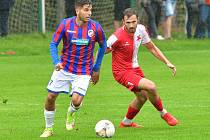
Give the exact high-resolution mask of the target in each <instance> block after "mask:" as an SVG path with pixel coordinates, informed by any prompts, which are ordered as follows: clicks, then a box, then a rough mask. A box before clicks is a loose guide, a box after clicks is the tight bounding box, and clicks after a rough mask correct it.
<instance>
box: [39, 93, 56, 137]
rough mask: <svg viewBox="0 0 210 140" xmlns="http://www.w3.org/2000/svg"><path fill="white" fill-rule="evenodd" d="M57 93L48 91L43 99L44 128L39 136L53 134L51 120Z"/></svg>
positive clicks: (52, 119)
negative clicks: (44, 99)
mask: <svg viewBox="0 0 210 140" xmlns="http://www.w3.org/2000/svg"><path fill="white" fill-rule="evenodd" d="M57 96H58V94H54V93H51V92H49V93H48V96H47V99H46V101H45V110H44V117H45V130H44V132H43V134H42V135H41V136H40V137H49V136H52V135H53V122H54V116H55V101H56V98H57Z"/></svg>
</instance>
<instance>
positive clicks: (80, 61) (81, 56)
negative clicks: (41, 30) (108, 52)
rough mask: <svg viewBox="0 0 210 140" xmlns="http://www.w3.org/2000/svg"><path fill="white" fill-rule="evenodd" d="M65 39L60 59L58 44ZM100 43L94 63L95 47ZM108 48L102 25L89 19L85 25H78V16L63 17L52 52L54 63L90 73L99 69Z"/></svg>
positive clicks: (68, 69)
mask: <svg viewBox="0 0 210 140" xmlns="http://www.w3.org/2000/svg"><path fill="white" fill-rule="evenodd" d="M61 38H62V39H63V48H62V52H61V56H60V59H59V57H58V49H57V46H58V44H59V42H60V40H61ZM96 42H98V43H99V50H98V52H99V53H98V55H97V59H96V62H95V64H94V47H95V43H96ZM105 49H106V38H105V34H104V31H103V29H102V27H101V25H100V24H99V23H97V22H95V21H93V20H91V19H90V20H89V21H88V22H87V23H86V24H85V25H83V26H78V25H77V23H76V17H71V18H67V19H63V20H62V22H61V23H60V24H59V26H58V28H57V29H56V31H55V33H54V35H53V38H52V42H51V43H50V52H51V56H52V59H53V63H54V64H55V65H56V64H58V63H62V65H63V66H64V70H65V71H67V72H70V73H73V74H77V75H90V74H91V72H92V70H94V71H98V70H99V68H100V65H101V61H102V58H103V56H104V52H105Z"/></svg>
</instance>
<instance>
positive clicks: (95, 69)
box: [91, 25, 107, 84]
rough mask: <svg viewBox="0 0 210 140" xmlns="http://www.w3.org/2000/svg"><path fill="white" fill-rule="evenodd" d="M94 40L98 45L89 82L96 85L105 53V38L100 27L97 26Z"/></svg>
mask: <svg viewBox="0 0 210 140" xmlns="http://www.w3.org/2000/svg"><path fill="white" fill-rule="evenodd" d="M96 38H97V41H98V43H99V48H98V52H97V55H96V61H95V64H94V66H93V71H92V75H91V81H92V83H93V84H96V83H97V82H98V80H99V73H100V67H101V63H102V60H103V57H104V54H105V51H106V48H107V44H106V37H105V34H104V31H103V29H102V27H101V26H100V25H98V30H97V34H96Z"/></svg>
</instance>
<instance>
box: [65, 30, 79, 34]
mask: <svg viewBox="0 0 210 140" xmlns="http://www.w3.org/2000/svg"><path fill="white" fill-rule="evenodd" d="M67 32H68V33H74V34H75V33H77V32H76V31H72V30H67Z"/></svg>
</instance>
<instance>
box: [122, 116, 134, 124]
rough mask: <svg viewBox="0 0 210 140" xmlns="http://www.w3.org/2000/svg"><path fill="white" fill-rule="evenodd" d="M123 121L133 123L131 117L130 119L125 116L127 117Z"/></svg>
mask: <svg viewBox="0 0 210 140" xmlns="http://www.w3.org/2000/svg"><path fill="white" fill-rule="evenodd" d="M123 123H124V124H131V123H132V120H130V119H128V118H126V117H125V118H124V119H123Z"/></svg>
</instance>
